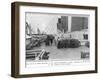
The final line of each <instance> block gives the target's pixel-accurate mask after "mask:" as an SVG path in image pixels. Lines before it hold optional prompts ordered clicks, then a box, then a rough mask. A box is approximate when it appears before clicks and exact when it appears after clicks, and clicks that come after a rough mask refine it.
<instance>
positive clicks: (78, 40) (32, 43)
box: [25, 12, 90, 62]
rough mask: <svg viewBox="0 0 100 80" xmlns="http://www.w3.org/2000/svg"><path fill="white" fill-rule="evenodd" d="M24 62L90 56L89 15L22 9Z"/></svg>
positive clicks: (75, 58)
mask: <svg viewBox="0 0 100 80" xmlns="http://www.w3.org/2000/svg"><path fill="white" fill-rule="evenodd" d="M25 19H26V21H25V26H26V31H25V33H26V34H25V35H26V38H25V42H26V62H28V61H33V62H34V61H42V60H80V59H86V60H89V56H90V44H89V43H90V41H89V15H76V14H50V13H49V14H47V13H32V12H26V13H25Z"/></svg>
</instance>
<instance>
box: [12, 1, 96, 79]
mask: <svg viewBox="0 0 100 80" xmlns="http://www.w3.org/2000/svg"><path fill="white" fill-rule="evenodd" d="M11 57H12V76H15V77H38V76H54V75H67V74H81V73H82V74H83V73H97V7H94V6H78V5H58V4H42V3H27V2H26V3H25V2H15V3H13V4H12V56H11Z"/></svg>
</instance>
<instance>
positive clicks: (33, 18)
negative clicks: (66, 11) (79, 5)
mask: <svg viewBox="0 0 100 80" xmlns="http://www.w3.org/2000/svg"><path fill="white" fill-rule="evenodd" d="M59 17H60V16H59V15H54V14H40V13H26V22H28V24H29V25H30V26H31V28H32V30H33V32H34V33H36V32H37V28H39V29H40V31H42V32H46V33H48V34H56V33H57V22H58V18H59Z"/></svg>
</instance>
